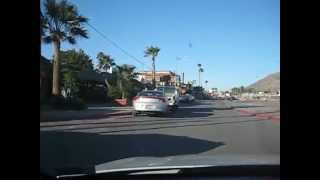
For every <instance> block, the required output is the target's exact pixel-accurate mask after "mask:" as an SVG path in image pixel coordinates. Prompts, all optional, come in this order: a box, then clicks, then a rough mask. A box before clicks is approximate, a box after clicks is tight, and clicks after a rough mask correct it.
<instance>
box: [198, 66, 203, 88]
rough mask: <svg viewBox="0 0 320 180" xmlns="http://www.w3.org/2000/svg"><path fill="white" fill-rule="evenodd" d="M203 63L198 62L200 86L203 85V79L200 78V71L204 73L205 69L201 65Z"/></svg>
mask: <svg viewBox="0 0 320 180" xmlns="http://www.w3.org/2000/svg"><path fill="white" fill-rule="evenodd" d="M201 66H202V64H198V68H199V69H198V73H199V86H201V80H200V73H202V72H203V71H204V70H203V68H202V67H201Z"/></svg>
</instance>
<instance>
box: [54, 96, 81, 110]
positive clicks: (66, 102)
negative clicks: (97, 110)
mask: <svg viewBox="0 0 320 180" xmlns="http://www.w3.org/2000/svg"><path fill="white" fill-rule="evenodd" d="M50 105H51V106H52V107H53V108H54V109H58V110H84V109H86V108H87V105H86V103H85V102H84V101H83V100H82V99H80V98H77V97H73V98H71V97H68V98H64V97H63V96H53V97H52V98H51V99H50Z"/></svg>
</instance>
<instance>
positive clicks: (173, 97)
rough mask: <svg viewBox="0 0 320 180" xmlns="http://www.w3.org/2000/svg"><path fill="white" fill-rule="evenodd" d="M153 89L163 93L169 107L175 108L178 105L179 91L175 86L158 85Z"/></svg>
mask: <svg viewBox="0 0 320 180" xmlns="http://www.w3.org/2000/svg"><path fill="white" fill-rule="evenodd" d="M155 90H156V91H161V92H163V93H164V96H166V98H167V100H168V103H169V106H170V107H171V108H173V109H176V108H177V107H178V105H179V100H180V98H179V97H180V93H179V91H178V89H177V88H176V87H175V86H159V87H157V88H156V89H155Z"/></svg>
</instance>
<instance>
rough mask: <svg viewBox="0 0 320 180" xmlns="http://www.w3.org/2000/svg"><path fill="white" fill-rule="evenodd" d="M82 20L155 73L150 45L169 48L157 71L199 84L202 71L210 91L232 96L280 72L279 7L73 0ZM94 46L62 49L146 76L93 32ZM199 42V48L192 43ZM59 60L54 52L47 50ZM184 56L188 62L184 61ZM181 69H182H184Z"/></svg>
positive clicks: (246, 0)
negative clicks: (104, 58)
mask: <svg viewBox="0 0 320 180" xmlns="http://www.w3.org/2000/svg"><path fill="white" fill-rule="evenodd" d="M71 2H72V3H74V4H76V5H77V6H78V9H79V12H80V14H82V15H84V16H86V17H88V18H89V23H90V24H92V25H93V26H95V27H96V28H97V29H98V30H99V31H101V32H102V33H104V34H105V35H106V36H107V37H109V38H110V39H112V40H113V41H115V42H116V43H117V44H118V45H119V46H120V47H122V48H123V49H125V50H126V51H128V52H129V53H130V54H132V55H134V56H135V57H137V58H138V59H140V60H142V61H143V62H145V63H146V64H148V65H149V66H150V65H151V61H150V60H149V59H148V58H145V57H144V54H143V52H144V49H145V48H146V47H147V46H149V45H156V46H158V47H160V48H161V51H160V53H159V56H158V58H157V59H156V69H157V70H172V71H176V69H177V68H178V72H179V73H180V74H181V73H182V72H185V80H197V81H198V74H197V66H196V65H197V64H198V63H201V64H202V65H203V68H204V73H203V75H202V77H203V78H202V80H203V81H204V80H208V81H209V83H208V88H211V87H217V88H218V89H219V90H228V89H230V88H232V87H234V86H240V85H244V86H247V85H249V84H251V83H253V82H255V81H256V80H258V79H261V78H263V77H264V76H266V75H267V74H270V73H273V72H278V71H280V7H279V6H280V2H279V0H134V1H133V0H71ZM87 28H88V30H89V36H90V38H89V39H80V40H78V44H77V45H73V46H71V45H69V44H67V43H63V45H62V49H63V50H66V49H71V48H76V49H79V48H82V49H83V50H84V51H85V52H86V53H87V54H88V55H90V57H91V58H92V59H93V60H94V62H96V55H97V53H98V52H100V51H103V52H105V53H107V54H110V55H111V56H112V57H113V58H114V59H115V61H116V63H118V64H123V63H126V64H133V65H135V66H136V67H137V69H138V70H142V69H146V68H147V67H146V66H145V67H143V66H142V65H140V64H139V63H137V62H136V61H134V60H133V59H132V58H130V57H128V56H127V55H125V54H123V53H122V52H121V51H120V50H119V49H117V48H116V47H114V46H113V45H112V44H111V43H109V42H108V41H106V40H104V39H103V38H102V37H101V36H100V35H99V34H97V33H96V32H95V31H94V30H93V29H91V28H90V27H87ZM190 43H191V46H189V44H190ZM42 55H44V56H45V57H48V58H52V45H51V44H50V45H42ZM177 57H181V58H182V60H181V61H177V60H176V58H177ZM177 62H178V63H177ZM203 84H204V83H203Z"/></svg>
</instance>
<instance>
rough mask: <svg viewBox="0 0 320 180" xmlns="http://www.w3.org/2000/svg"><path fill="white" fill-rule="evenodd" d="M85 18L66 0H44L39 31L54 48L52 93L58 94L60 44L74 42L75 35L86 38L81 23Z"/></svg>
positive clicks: (43, 39)
mask: <svg viewBox="0 0 320 180" xmlns="http://www.w3.org/2000/svg"><path fill="white" fill-rule="evenodd" d="M87 21H88V19H87V18H85V17H83V16H81V15H79V14H78V11H77V8H76V6H75V5H73V4H71V3H69V2H67V1H66V0H62V1H59V2H58V1H56V0H46V1H45V2H44V13H41V28H42V30H41V32H42V34H43V35H42V41H43V42H44V43H52V45H53V49H54V60H53V80H52V81H53V83H52V94H53V95H60V94H61V91H60V83H59V81H60V45H61V42H63V41H67V42H69V43H70V44H75V43H76V38H77V37H84V38H88V33H87V30H86V29H84V27H83V24H84V23H86V22H87Z"/></svg>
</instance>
